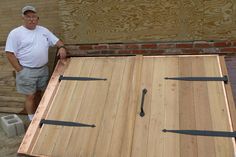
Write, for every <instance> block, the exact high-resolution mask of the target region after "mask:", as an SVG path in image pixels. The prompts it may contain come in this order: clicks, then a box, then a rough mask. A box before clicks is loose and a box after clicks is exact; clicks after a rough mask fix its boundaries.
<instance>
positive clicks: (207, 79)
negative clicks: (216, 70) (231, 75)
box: [165, 75, 228, 84]
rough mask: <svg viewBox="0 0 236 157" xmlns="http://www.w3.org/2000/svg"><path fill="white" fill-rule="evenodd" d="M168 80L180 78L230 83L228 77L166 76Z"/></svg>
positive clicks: (182, 79)
mask: <svg viewBox="0 0 236 157" xmlns="http://www.w3.org/2000/svg"><path fill="white" fill-rule="evenodd" d="M165 79H166V80H179V81H224V83H225V84H227V83H228V77H227V76H226V75H224V76H223V77H165Z"/></svg>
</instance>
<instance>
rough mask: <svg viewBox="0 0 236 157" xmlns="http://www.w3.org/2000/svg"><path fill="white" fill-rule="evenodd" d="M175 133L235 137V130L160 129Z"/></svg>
mask: <svg viewBox="0 0 236 157" xmlns="http://www.w3.org/2000/svg"><path fill="white" fill-rule="evenodd" d="M162 131H163V132H165V133H166V132H171V133H177V134H186V135H195V136H215V137H236V131H234V132H229V131H208V130H166V129H164V130H162Z"/></svg>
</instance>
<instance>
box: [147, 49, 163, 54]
mask: <svg viewBox="0 0 236 157" xmlns="http://www.w3.org/2000/svg"><path fill="white" fill-rule="evenodd" d="M149 53H150V54H151V55H158V54H164V53H165V51H164V50H149Z"/></svg>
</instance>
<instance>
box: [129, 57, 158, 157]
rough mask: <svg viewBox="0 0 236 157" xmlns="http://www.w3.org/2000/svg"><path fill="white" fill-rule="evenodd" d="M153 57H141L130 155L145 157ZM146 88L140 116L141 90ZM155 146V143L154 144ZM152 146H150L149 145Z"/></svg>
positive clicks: (149, 115) (149, 114)
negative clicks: (141, 62)
mask: <svg viewBox="0 0 236 157" xmlns="http://www.w3.org/2000/svg"><path fill="white" fill-rule="evenodd" d="M153 62H154V59H153V57H143V66H142V69H141V70H142V71H141V88H140V89H139V90H138V93H139V97H138V103H137V106H138V107H137V111H136V119H135V127H134V135H133V142H132V154H131V156H132V157H146V155H147V150H148V147H149V146H151V145H149V144H148V137H149V126H150V124H149V121H150V117H151V105H153V104H151V99H152V86H153V69H154V65H153V64H154V63H153ZM143 89H146V90H147V93H146V95H145V96H144V102H143V103H144V104H143V109H144V113H145V115H144V116H143V117H141V116H140V111H141V109H140V108H141V100H142V91H143ZM154 146H155V145H154ZM151 147H152V146H151Z"/></svg>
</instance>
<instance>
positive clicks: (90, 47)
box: [79, 45, 93, 50]
mask: <svg viewBox="0 0 236 157" xmlns="http://www.w3.org/2000/svg"><path fill="white" fill-rule="evenodd" d="M79 49H80V50H92V49H93V47H92V45H80V46H79Z"/></svg>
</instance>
